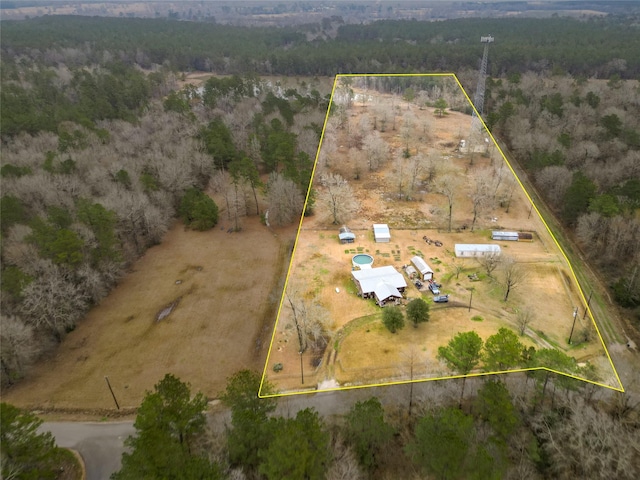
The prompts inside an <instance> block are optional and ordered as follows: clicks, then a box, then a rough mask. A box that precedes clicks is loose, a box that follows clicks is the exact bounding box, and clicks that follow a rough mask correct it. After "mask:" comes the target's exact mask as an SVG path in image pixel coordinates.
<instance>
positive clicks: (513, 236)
mask: <svg viewBox="0 0 640 480" xmlns="http://www.w3.org/2000/svg"><path fill="white" fill-rule="evenodd" d="M518 238H519V234H518V232H503V231H500V230H494V231H492V232H491V239H492V240H504V241H508V242H517V241H518Z"/></svg>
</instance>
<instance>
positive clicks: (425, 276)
mask: <svg viewBox="0 0 640 480" xmlns="http://www.w3.org/2000/svg"><path fill="white" fill-rule="evenodd" d="M411 263H413V265H414V266H415V267H416V270H418V272H420V277H421V278H422V280H431V279H433V270H431V267H430V266H429V265H427V262H425V261H424V259H423V258H422V257H419V256H417V255H416V256H415V257H412V258H411Z"/></svg>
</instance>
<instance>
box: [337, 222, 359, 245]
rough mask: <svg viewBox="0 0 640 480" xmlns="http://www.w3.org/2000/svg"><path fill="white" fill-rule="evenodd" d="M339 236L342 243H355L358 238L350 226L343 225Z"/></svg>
mask: <svg viewBox="0 0 640 480" xmlns="http://www.w3.org/2000/svg"><path fill="white" fill-rule="evenodd" d="M338 238H339V239H340V243H342V244H345V243H353V242H355V240H356V235H355V233H353V232H352V231H351V230H350V229H349V227H347V226H346V225H343V226H342V227H340V232H339V233H338Z"/></svg>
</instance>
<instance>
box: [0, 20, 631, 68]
mask: <svg viewBox="0 0 640 480" xmlns="http://www.w3.org/2000/svg"><path fill="white" fill-rule="evenodd" d="M637 21H638V19H637V18H636V17H634V16H633V15H628V16H619V17H607V18H603V19H595V18H594V19H589V20H588V21H578V20H571V19H566V18H552V19H525V18H520V19H514V18H512V19H459V20H451V21H446V22H418V21H409V20H404V21H397V20H385V21H379V22H375V23H373V24H370V25H342V24H340V22H339V20H338V19H333V20H332V19H327V22H322V23H321V24H310V25H303V26H298V27H295V28H293V27H282V28H275V27H271V28H267V27H260V28H248V27H244V28H243V27H233V26H228V25H216V24H213V25H212V24H207V23H194V22H177V21H171V20H166V19H158V20H143V19H128V18H100V17H63V16H54V17H42V18H35V19H32V20H28V21H24V22H14V21H7V22H3V25H2V51H3V54H5V55H3V56H4V57H5V58H6V61H7V62H11V59H14V58H15V59H18V58H21V57H23V56H27V57H31V58H34V59H38V60H39V61H41V62H42V63H44V64H45V65H47V66H53V65H56V64H58V63H60V62H64V63H65V64H66V65H67V66H69V67H71V66H73V65H83V64H87V63H89V64H102V63H104V62H108V61H110V60H112V59H118V60H121V61H123V62H126V63H128V64H137V65H138V66H140V67H141V68H150V67H151V66H152V65H154V64H156V65H168V66H169V67H170V68H172V69H174V70H178V71H188V70H196V71H205V72H216V73H219V74H234V73H240V74H242V73H250V72H251V73H258V74H261V75H266V74H280V75H330V76H333V75H335V74H336V73H404V72H429V71H449V72H456V73H457V72H460V71H461V70H462V69H464V68H472V69H476V68H477V67H478V64H479V56H480V53H479V52H480V51H481V50H480V49H481V45H480V42H479V40H480V37H481V36H482V35H486V34H488V33H490V34H492V35H494V36H495V38H496V42H497V43H496V48H495V49H493V50H492V53H491V66H490V73H491V75H494V76H502V75H506V74H509V73H515V72H520V73H525V72H527V71H534V72H538V73H545V74H546V73H548V72H551V71H553V72H554V73H568V74H570V75H573V76H576V77H577V76H587V77H598V78H608V77H609V76H610V75H611V74H614V73H619V74H620V75H621V76H622V78H636V77H637V76H638V73H639V72H640V62H638V61H637V52H638V51H639V50H640V35H639V34H638V30H637ZM326 30H331V31H332V32H334V33H333V34H332V35H331V36H327V35H325V34H324V33H325V31H326ZM498 46H499V47H498ZM7 54H8V55H7ZM620 61H622V62H624V64H625V68H624V69H619V68H617V66H618V65H619V63H620Z"/></svg>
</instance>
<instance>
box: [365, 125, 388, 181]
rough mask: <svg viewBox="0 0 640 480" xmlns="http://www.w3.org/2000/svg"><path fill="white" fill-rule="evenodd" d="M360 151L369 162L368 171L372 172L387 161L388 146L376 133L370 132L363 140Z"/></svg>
mask: <svg viewBox="0 0 640 480" xmlns="http://www.w3.org/2000/svg"><path fill="white" fill-rule="evenodd" d="M362 149H363V150H364V152H365V153H366V154H367V158H368V160H369V171H371V172H373V171H375V170H377V169H378V168H380V167H381V166H382V165H384V164H385V163H386V162H387V160H388V159H389V145H387V142H385V141H384V140H383V139H382V137H381V136H380V134H379V133H378V132H371V133H370V134H369V135H367V136H366V137H365V138H364V141H363V147H362Z"/></svg>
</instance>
